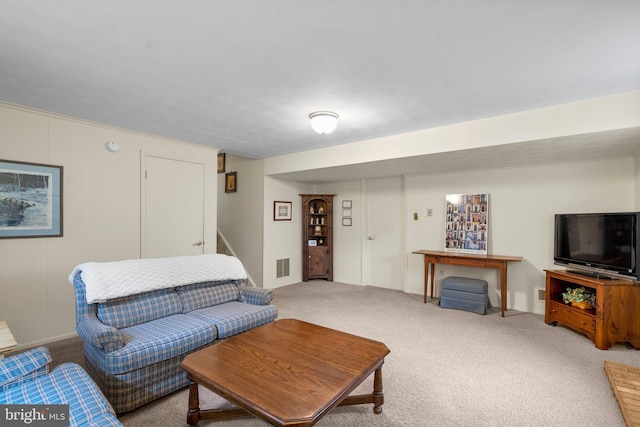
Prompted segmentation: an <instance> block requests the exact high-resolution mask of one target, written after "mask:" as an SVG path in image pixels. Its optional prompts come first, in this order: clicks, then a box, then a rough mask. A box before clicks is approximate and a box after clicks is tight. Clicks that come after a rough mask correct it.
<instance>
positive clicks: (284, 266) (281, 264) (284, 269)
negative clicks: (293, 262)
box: [276, 258, 289, 277]
mask: <svg viewBox="0 0 640 427" xmlns="http://www.w3.org/2000/svg"><path fill="white" fill-rule="evenodd" d="M288 275H289V258H283V259H279V260H276V277H285V276H288Z"/></svg>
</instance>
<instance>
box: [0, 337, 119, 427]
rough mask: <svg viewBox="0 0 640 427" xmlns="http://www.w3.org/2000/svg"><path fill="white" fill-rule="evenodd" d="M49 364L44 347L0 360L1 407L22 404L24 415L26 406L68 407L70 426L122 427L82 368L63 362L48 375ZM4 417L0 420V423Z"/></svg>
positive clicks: (49, 357) (48, 357)
mask: <svg viewBox="0 0 640 427" xmlns="http://www.w3.org/2000/svg"><path fill="white" fill-rule="evenodd" d="M50 362H51V356H50V355H49V351H48V350H47V348H46V347H37V348H34V349H31V350H27V351H25V352H23V353H19V354H16V355H15V356H11V357H8V358H6V359H3V360H0V405H21V406H20V407H18V408H22V409H23V410H24V411H27V412H28V411H30V410H31V409H29V405H69V426H71V427H76V426H95V427H98V426H122V424H120V422H119V421H118V419H117V418H116V414H115V412H114V410H113V408H112V407H111V405H110V404H109V402H108V401H107V400H106V399H105V397H104V395H103V394H102V392H101V391H100V389H99V388H98V387H97V386H96V384H95V383H94V382H93V381H92V380H91V378H89V376H88V375H87V373H86V372H85V371H84V370H83V369H82V367H80V366H79V365H77V364H75V363H63V364H61V365H59V366H57V367H56V368H55V369H54V370H53V371H52V372H51V373H49V363H50ZM22 405H25V406H22ZM5 408H7V409H6V410H9V409H8V407H5ZM39 410H40V409H39ZM45 410H46V409H45ZM4 418H5V417H0V424H3V423H2V422H1V420H2V419H4ZM7 422H9V423H13V421H7ZM16 424H18V422H16ZM25 424H28V423H26V422H25V423H22V422H20V425H25ZM3 425H4V424H3ZM12 425H13V424H12Z"/></svg>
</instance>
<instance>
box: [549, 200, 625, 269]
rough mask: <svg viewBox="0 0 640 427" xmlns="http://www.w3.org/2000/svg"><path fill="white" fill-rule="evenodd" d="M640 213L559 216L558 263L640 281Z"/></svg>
mask: <svg viewBox="0 0 640 427" xmlns="http://www.w3.org/2000/svg"><path fill="white" fill-rule="evenodd" d="M637 232H638V213H637V212H627V213H591V214H557V215H556V216H555V233H554V246H555V247H554V254H553V260H554V263H556V264H560V265H566V266H569V267H572V266H573V267H576V268H579V269H583V270H589V271H591V272H593V273H594V274H595V275H599V274H602V275H605V276H606V275H612V276H617V275H621V276H624V277H627V278H631V279H634V280H637V279H638V269H637V266H638V259H637V252H636V244H637Z"/></svg>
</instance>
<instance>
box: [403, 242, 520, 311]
mask: <svg viewBox="0 0 640 427" xmlns="http://www.w3.org/2000/svg"><path fill="white" fill-rule="evenodd" d="M412 253H414V254H418V255H424V302H425V303H426V302H427V283H428V279H429V274H431V298H433V281H434V278H435V268H436V264H449V265H462V266H465V267H478V268H495V269H497V270H500V300H501V301H500V302H501V305H502V307H501V312H502V317H504V312H505V311H507V263H508V262H509V261H513V262H520V261H522V257H518V256H501V255H474V254H467V253H460V252H442V251H425V250H419V251H414V252H412ZM429 265H431V269H429Z"/></svg>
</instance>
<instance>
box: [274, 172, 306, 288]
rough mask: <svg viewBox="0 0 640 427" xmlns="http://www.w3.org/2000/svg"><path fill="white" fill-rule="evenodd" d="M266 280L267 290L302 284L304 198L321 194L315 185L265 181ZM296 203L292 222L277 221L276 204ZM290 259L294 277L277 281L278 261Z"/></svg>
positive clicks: (291, 273)
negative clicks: (311, 194) (306, 195)
mask: <svg viewBox="0 0 640 427" xmlns="http://www.w3.org/2000/svg"><path fill="white" fill-rule="evenodd" d="M264 189H265V197H264V204H263V208H264V254H263V260H264V263H263V264H264V277H263V283H264V287H265V288H270V289H272V288H278V287H280V286H285V285H290V284H292V283H298V282H300V281H301V280H302V199H301V198H300V194H305V193H317V190H316V188H315V187H314V186H313V185H310V184H305V183H299V182H293V181H283V180H276V179H272V178H269V177H265V179H264ZM274 201H281V202H292V205H291V206H292V212H291V213H292V215H291V221H274V220H273V202H274ZM284 258H289V268H290V275H289V276H285V277H280V278H277V277H276V261H277V260H279V259H284Z"/></svg>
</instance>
